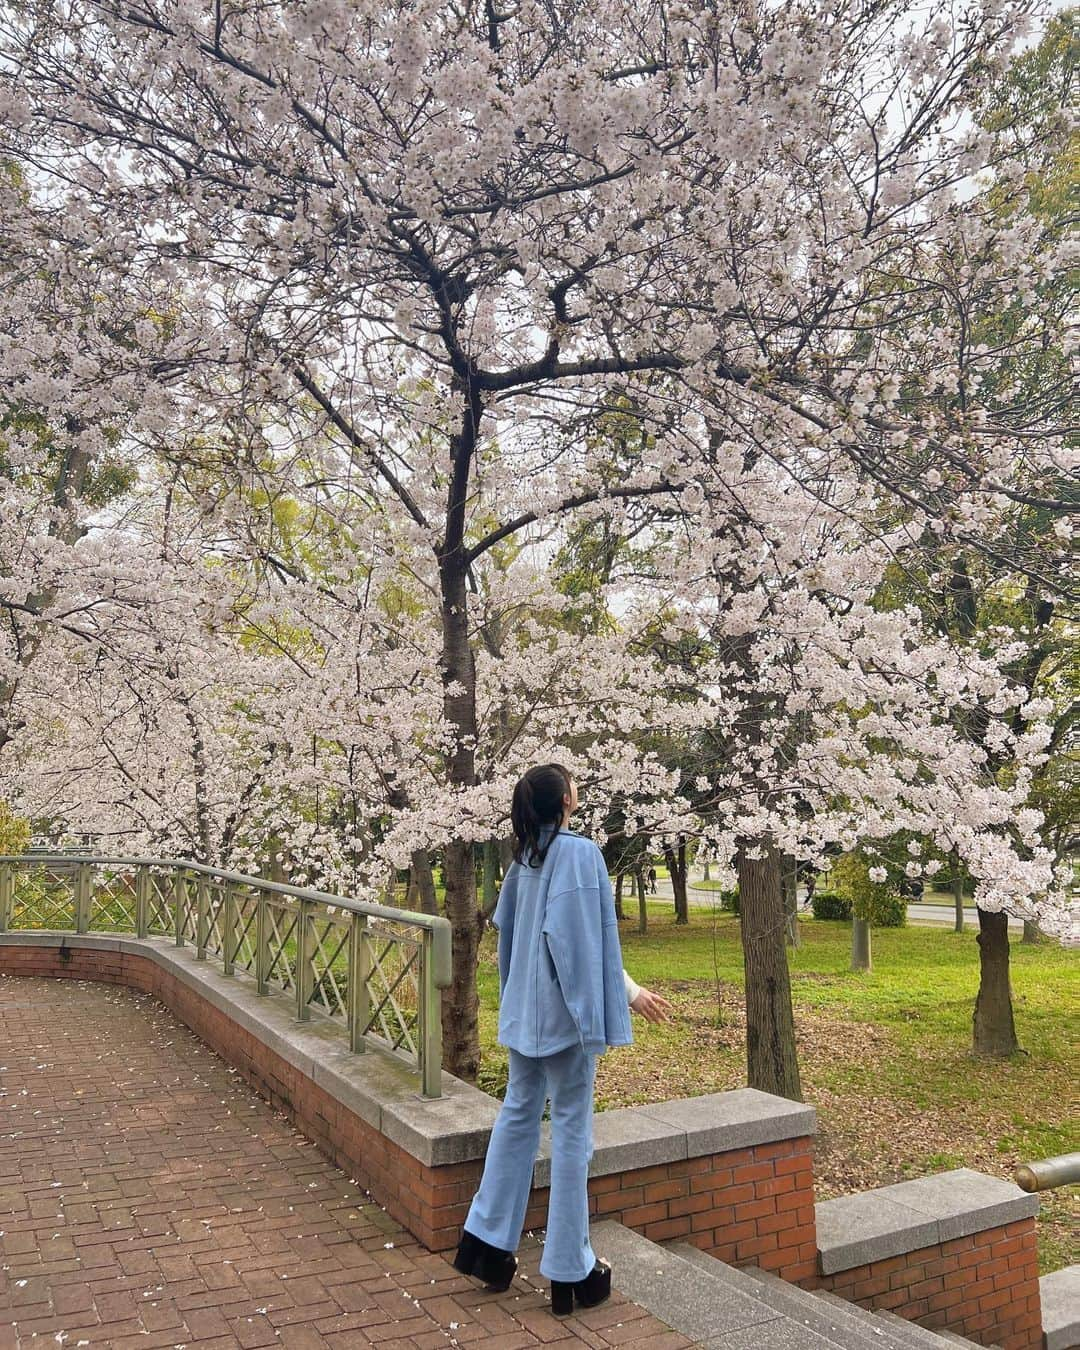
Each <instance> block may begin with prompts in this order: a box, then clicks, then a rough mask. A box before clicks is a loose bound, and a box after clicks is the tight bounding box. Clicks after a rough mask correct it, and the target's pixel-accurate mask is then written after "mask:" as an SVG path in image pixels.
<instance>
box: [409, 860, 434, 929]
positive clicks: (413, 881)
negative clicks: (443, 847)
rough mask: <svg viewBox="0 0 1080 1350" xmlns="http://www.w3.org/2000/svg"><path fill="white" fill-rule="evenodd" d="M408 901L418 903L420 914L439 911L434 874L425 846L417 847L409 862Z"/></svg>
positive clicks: (412, 903) (413, 903) (411, 903)
mask: <svg viewBox="0 0 1080 1350" xmlns="http://www.w3.org/2000/svg"><path fill="white" fill-rule="evenodd" d="M409 903H410V905H419V907H420V912H421V914H438V912H439V898H438V896H437V895H436V894H435V874H434V873H433V872H432V870H431V856H430V854H429V853H428V851H427V849H426V848H418V849H417V850H416V851H415V852H414V853H413V855H412V860H411V862H410V863H409Z"/></svg>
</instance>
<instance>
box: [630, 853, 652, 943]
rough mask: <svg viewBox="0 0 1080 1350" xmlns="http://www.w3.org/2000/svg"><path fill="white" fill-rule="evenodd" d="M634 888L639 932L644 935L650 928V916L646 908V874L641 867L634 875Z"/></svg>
mask: <svg viewBox="0 0 1080 1350" xmlns="http://www.w3.org/2000/svg"><path fill="white" fill-rule="evenodd" d="M634 886H635V887H636V889H637V930H638V932H639V933H644V932H645V930H646V929H647V928H648V926H649V915H648V911H647V910H646V908H645V873H644V872H643V871H642V870H641V868H640V867H639V868H638V869H637V871H636V872H635V873H634Z"/></svg>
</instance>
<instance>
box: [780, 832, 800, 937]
mask: <svg viewBox="0 0 1080 1350" xmlns="http://www.w3.org/2000/svg"><path fill="white" fill-rule="evenodd" d="M780 886H781V890H782V893H783V896H784V913H785V915H786V916H787V930H786V937H787V944H788V946H789V947H799V946H801V945H802V934H801V933H800V932H799V865H798V863H797V862H796V861H795V859H794V858H793V857H792V856H791V854H790V853H784V854H782V855H781V857H780Z"/></svg>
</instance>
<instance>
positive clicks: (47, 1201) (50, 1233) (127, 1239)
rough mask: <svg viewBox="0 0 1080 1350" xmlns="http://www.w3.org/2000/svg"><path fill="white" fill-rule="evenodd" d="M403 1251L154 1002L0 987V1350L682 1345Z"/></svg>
mask: <svg viewBox="0 0 1080 1350" xmlns="http://www.w3.org/2000/svg"><path fill="white" fill-rule="evenodd" d="M538 1259H539V1257H538V1253H537V1251H536V1249H535V1247H534V1248H532V1249H531V1250H529V1251H528V1253H527V1254H526V1256H525V1259H524V1260H523V1263H522V1273H521V1274H519V1276H518V1278H517V1279H516V1280H515V1282H514V1284H513V1285H512V1287H511V1288H510V1290H508V1291H507V1293H505V1294H501V1295H492V1294H487V1293H484V1292H482V1291H480V1290H478V1289H477V1288H476V1286H475V1285H474V1284H473V1282H472V1281H471V1280H467V1279H464V1278H463V1277H461V1276H459V1275H458V1274H457V1273H456V1272H455V1271H454V1270H453V1268H452V1267H451V1266H450V1264H449V1263H448V1261H447V1260H446V1259H445V1258H444V1257H441V1256H438V1255H434V1254H432V1253H430V1252H427V1251H425V1250H424V1248H423V1247H421V1246H420V1245H419V1244H418V1243H417V1242H416V1241H415V1240H414V1239H413V1238H412V1237H410V1235H409V1234H408V1233H406V1232H405V1231H404V1230H403V1229H401V1228H400V1227H398V1226H397V1224H396V1223H395V1222H394V1221H393V1220H391V1219H390V1218H389V1216H388V1215H386V1214H385V1213H384V1212H383V1211H382V1210H381V1209H380V1208H379V1207H378V1206H377V1205H375V1204H373V1203H371V1201H370V1200H369V1199H368V1198H366V1196H365V1193H364V1192H363V1191H361V1190H360V1188H359V1187H358V1186H356V1185H355V1184H354V1183H352V1182H350V1180H349V1178H348V1177H347V1176H345V1175H344V1174H343V1173H342V1172H341V1171H340V1170H339V1169H338V1168H336V1167H335V1166H334V1165H333V1164H332V1163H330V1162H329V1161H328V1160H327V1159H326V1158H324V1157H323V1156H322V1155H321V1154H320V1153H319V1152H318V1151H317V1149H315V1147H314V1146H313V1145H312V1144H310V1143H309V1142H308V1141H307V1140H305V1139H304V1138H303V1136H302V1135H300V1134H299V1133H297V1131H295V1130H294V1129H293V1128H292V1127H291V1125H290V1124H289V1123H288V1122H287V1121H286V1120H285V1119H284V1118H283V1117H281V1116H280V1115H278V1114H277V1113H275V1112H274V1111H272V1110H271V1109H270V1107H269V1106H267V1105H266V1104H265V1103H264V1102H262V1101H261V1100H260V1099H259V1098H258V1097H257V1096H256V1095H255V1094H254V1093H253V1092H251V1090H250V1089H248V1088H247V1087H246V1086H245V1085H244V1084H243V1083H242V1082H240V1081H239V1080H238V1077H237V1075H236V1074H235V1072H234V1071H233V1070H231V1069H230V1068H229V1066H228V1065H227V1064H226V1063H224V1062H223V1061H222V1060H221V1059H219V1058H218V1057H217V1056H216V1055H215V1054H214V1053H213V1052H212V1051H210V1050H209V1049H208V1048H207V1047H206V1046H205V1045H203V1044H202V1043H201V1042H200V1041H199V1040H198V1039H197V1038H196V1037H195V1036H194V1035H193V1034H192V1033H191V1032H190V1031H188V1029H187V1028H186V1027H184V1026H183V1025H182V1024H181V1023H180V1022H179V1021H177V1019H176V1018H175V1017H173V1015H172V1014H171V1013H169V1012H168V1011H167V1010H166V1009H165V1008H163V1007H162V1005H161V1004H159V1003H158V1002H157V1001H156V1000H155V999H153V998H151V997H150V996H148V995H145V994H139V993H135V992H133V991H131V990H127V989H123V988H117V987H109V986H106V985H101V984H94V983H89V982H85V981H68V980H49V979H35V978H22V977H11V976H0V1350H25V1347H27V1346H30V1345H36V1346H46V1345H50V1344H59V1345H61V1346H64V1347H67V1348H68V1350H77V1347H82V1346H94V1347H100V1346H110V1347H115V1348H116V1350H144V1348H145V1350H150V1347H158V1346H171V1347H184V1346H189V1345H190V1346H198V1347H200V1350H234V1347H241V1348H242V1350H257V1348H258V1347H261V1346H272V1345H281V1346H287V1347H291V1350H309V1347H318V1346H331V1347H340V1348H341V1350H344V1348H345V1347H350V1346H366V1345H378V1346H381V1347H383V1350H441V1348H442V1347H444V1346H455V1345H457V1346H462V1347H468V1348H469V1350H481V1347H487V1350H517V1347H525V1346H530V1345H540V1344H544V1345H561V1346H570V1345H585V1346H590V1347H592V1348H593V1350H604V1348H605V1347H607V1346H625V1345H631V1346H635V1347H638V1348H639V1350H681V1348H682V1347H687V1346H690V1345H691V1342H689V1341H687V1340H686V1339H685V1337H682V1336H679V1335H676V1334H675V1333H673V1332H671V1331H669V1330H668V1329H667V1328H666V1327H664V1326H663V1325H662V1324H661V1323H659V1322H657V1321H656V1320H655V1319H654V1318H652V1317H650V1316H649V1315H648V1314H647V1313H646V1312H644V1310H642V1309H641V1308H638V1307H636V1306H635V1305H634V1304H632V1303H629V1302H627V1301H626V1300H625V1299H622V1298H621V1297H619V1296H618V1295H615V1296H613V1298H612V1300H611V1302H610V1303H607V1304H605V1305H603V1306H602V1307H600V1308H596V1309H593V1310H592V1311H589V1312H585V1313H583V1314H581V1315H579V1316H575V1317H573V1318H570V1319H568V1320H565V1321H564V1320H560V1319H556V1318H553V1317H552V1316H551V1315H550V1313H549V1312H548V1311H547V1310H546V1304H547V1294H546V1284H545V1282H544V1281H542V1280H541V1279H540V1277H539V1275H538V1274H537V1273H536V1266H537V1263H538Z"/></svg>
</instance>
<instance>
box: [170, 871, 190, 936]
mask: <svg viewBox="0 0 1080 1350" xmlns="http://www.w3.org/2000/svg"><path fill="white" fill-rule="evenodd" d="M173 909H175V911H176V914H175V916H174V917H175V924H174V930H175V934H176V945H177V946H178V947H182V946H183V945H184V921H185V918H186V913H185V911H186V910H187V872H186V871H185V870H184V868H182V867H178V868H177V869H176V876H175V878H174V880H173Z"/></svg>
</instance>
